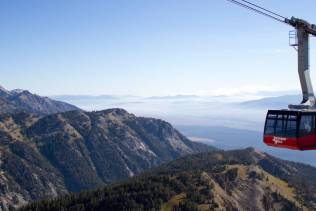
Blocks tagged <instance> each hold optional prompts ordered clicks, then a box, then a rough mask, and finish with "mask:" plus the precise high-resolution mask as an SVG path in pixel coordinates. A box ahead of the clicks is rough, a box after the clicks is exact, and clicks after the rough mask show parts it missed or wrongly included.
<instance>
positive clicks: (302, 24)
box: [284, 17, 316, 36]
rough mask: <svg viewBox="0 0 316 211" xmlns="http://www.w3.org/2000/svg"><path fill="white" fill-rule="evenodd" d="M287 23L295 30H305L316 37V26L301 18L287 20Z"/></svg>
mask: <svg viewBox="0 0 316 211" xmlns="http://www.w3.org/2000/svg"><path fill="white" fill-rule="evenodd" d="M284 22H285V23H287V24H289V25H291V26H293V27H295V28H304V30H305V31H306V32H307V33H309V34H311V35H314V36H316V25H315V24H310V23H308V22H307V21H305V20H303V19H299V18H295V17H292V18H291V19H287V18H285V21H284Z"/></svg>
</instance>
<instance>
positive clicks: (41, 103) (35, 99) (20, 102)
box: [0, 86, 79, 115]
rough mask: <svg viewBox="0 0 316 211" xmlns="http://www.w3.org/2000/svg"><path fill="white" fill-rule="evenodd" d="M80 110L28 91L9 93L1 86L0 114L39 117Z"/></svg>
mask: <svg viewBox="0 0 316 211" xmlns="http://www.w3.org/2000/svg"><path fill="white" fill-rule="evenodd" d="M72 110H79V109H78V108H77V107H76V106H73V105H70V104H68V103H64V102H61V101H56V100H52V99H50V98H48V97H41V96H38V95H35V94H32V93H30V92H29V91H27V90H17V89H16V90H12V91H8V90H6V89H4V88H3V87H1V86H0V113H16V112H20V111H26V112H30V113H34V114H37V115H48V114H53V113H59V112H65V111H72Z"/></svg>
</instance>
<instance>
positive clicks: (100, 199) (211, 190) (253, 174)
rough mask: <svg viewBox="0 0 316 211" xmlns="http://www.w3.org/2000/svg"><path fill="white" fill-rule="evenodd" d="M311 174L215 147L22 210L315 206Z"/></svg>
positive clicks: (262, 157) (255, 153)
mask: <svg viewBox="0 0 316 211" xmlns="http://www.w3.org/2000/svg"><path fill="white" fill-rule="evenodd" d="M315 174H316V168H313V167H310V166H307V165H303V164H299V163H294V162H288V161H283V160H280V159H277V158H274V157H272V156H270V155H268V154H265V153H261V152H258V151H255V150H254V149H252V148H248V149H245V150H234V151H226V152H224V151H213V152H208V153H200V154H196V155H189V156H186V157H184V158H180V159H178V160H175V161H172V162H170V163H168V164H165V165H162V166H161V167H159V168H157V169H154V170H152V171H149V172H146V173H144V174H142V175H140V176H137V177H135V178H133V179H129V180H128V181H126V182H121V183H119V184H114V185H110V186H107V187H105V188H104V189H99V190H96V191H90V192H83V193H82V194H76V195H69V196H63V197H59V198H57V199H55V200H46V201H42V202H37V203H33V204H30V205H28V206H26V207H24V208H22V209H21V210H25V211H26V210H45V211H46V210H47V211H49V210H52V211H54V210H315V207H316V196H315V188H316V182H315V180H313V179H312V178H314V176H315Z"/></svg>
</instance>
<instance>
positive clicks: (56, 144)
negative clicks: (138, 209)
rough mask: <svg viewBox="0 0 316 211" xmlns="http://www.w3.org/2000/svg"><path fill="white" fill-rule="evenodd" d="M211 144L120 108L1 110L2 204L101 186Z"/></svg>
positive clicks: (6, 204)
mask: <svg viewBox="0 0 316 211" xmlns="http://www.w3.org/2000/svg"><path fill="white" fill-rule="evenodd" d="M207 149H210V148H208V147H205V146H202V145H200V144H197V143H192V142H191V141H189V140H188V139H187V138H185V137H184V136H183V135H181V134H180V133H179V132H178V131H176V130H175V129H174V128H173V127H172V126H171V125H170V124H169V123H167V122H164V121H162V120H158V119H150V118H141V117H136V116H134V115H132V114H129V113H127V112H126V111H124V110H122V109H110V110H105V111H100V112H83V111H70V112H66V113H58V114H53V115H49V116H45V117H41V118H40V117H37V116H34V115H32V114H28V113H23V112H22V113H15V114H6V115H1V116H0V155H1V156H0V205H1V206H0V207H2V209H8V208H9V207H10V206H13V205H16V206H19V205H22V204H25V203H26V202H29V201H33V200H39V199H45V198H51V197H55V196H58V195H61V194H65V193H68V192H76V191H80V190H84V189H92V188H97V187H102V186H104V185H106V184H108V183H110V182H113V181H118V180H122V179H125V178H128V177H130V176H133V175H136V174H138V173H140V172H142V171H144V170H146V169H149V168H151V167H153V166H157V165H159V164H162V163H164V162H167V161H170V160H173V159H175V158H178V157H180V156H183V155H186V154H190V153H195V152H200V151H203V150H207Z"/></svg>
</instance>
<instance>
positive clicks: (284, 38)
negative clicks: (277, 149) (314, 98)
mask: <svg viewBox="0 0 316 211" xmlns="http://www.w3.org/2000/svg"><path fill="white" fill-rule="evenodd" d="M253 2H255V3H258V4H260V5H262V6H264V7H267V8H270V9H272V10H275V11H277V12H278V13H280V14H282V15H284V16H286V17H291V16H292V15H295V16H297V17H301V18H306V19H307V20H309V21H311V22H313V21H314V22H316V13H315V11H314V8H315V6H316V2H315V1H314V0H301V1H297V0H296V1H294V0H278V1H275V0H253ZM0 3H1V6H0V32H1V33H0V49H1V50H0V73H1V79H0V84H1V85H2V86H4V87H5V88H7V89H14V88H23V89H29V90H31V91H32V92H35V93H38V94H42V95H55V94H93V95H98V94H116V95H144V96H149V95H173V94H214V93H216V94H232V93H235V92H239V91H240V92H242V91H256V90H262V89H263V90H288V89H290V90H296V89H299V82H298V76H297V70H296V52H295V51H294V50H293V49H291V48H290V47H289V46H288V31H289V30H291V28H290V27H288V26H286V25H283V24H280V23H278V22H275V21H273V20H270V19H268V18H266V17H262V16H259V15H256V14H253V13H251V12H249V11H247V10H245V9H243V8H240V7H237V6H235V5H233V4H231V3H228V2H227V1H225V0H103V1H95V0H91V1H87V0H86V1H83V0H66V1H65V0H45V1H42V0H28V1H24V0H19V1H17V0H10V1H9V0H0ZM311 42H312V45H311V65H312V66H311V72H312V79H313V81H316V73H315V71H316V62H315V61H316V55H315V52H316V39H315V38H312V39H311Z"/></svg>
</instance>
